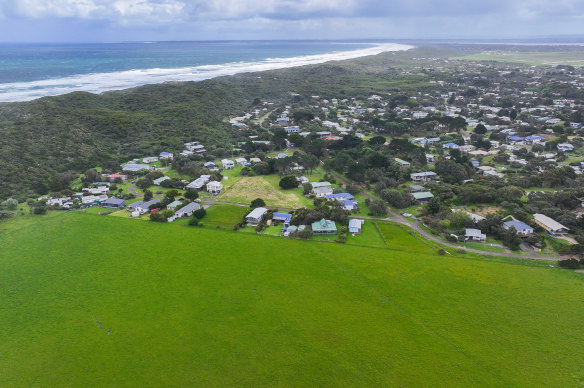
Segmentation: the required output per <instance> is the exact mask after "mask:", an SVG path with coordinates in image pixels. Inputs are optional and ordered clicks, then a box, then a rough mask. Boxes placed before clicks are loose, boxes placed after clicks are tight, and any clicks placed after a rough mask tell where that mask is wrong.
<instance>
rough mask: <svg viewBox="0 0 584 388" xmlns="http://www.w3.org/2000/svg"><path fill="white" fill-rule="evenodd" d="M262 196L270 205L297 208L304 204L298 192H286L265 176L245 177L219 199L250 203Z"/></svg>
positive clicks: (226, 190)
mask: <svg viewBox="0 0 584 388" xmlns="http://www.w3.org/2000/svg"><path fill="white" fill-rule="evenodd" d="M256 198H262V199H263V200H264V201H266V205H268V206H279V207H283V208H290V209H296V208H299V207H302V206H303V203H302V202H301V200H300V199H299V197H298V195H297V193H296V192H285V191H281V190H279V189H277V188H276V187H274V186H273V185H272V184H271V183H270V182H269V181H268V180H266V179H265V178H264V177H244V178H241V179H240V180H238V181H237V182H236V183H234V184H233V185H232V186H230V187H228V188H226V189H225V190H224V191H223V192H222V193H221V195H220V196H219V197H218V200H219V201H225V202H234V203H250V202H251V201H253V200H254V199H256Z"/></svg>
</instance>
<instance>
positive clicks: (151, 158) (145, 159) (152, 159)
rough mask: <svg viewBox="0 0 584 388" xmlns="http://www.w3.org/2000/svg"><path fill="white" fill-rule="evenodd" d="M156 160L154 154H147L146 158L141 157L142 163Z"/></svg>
mask: <svg viewBox="0 0 584 388" xmlns="http://www.w3.org/2000/svg"><path fill="white" fill-rule="evenodd" d="M154 162H158V158H157V157H156V156H149V157H147V158H144V159H142V163H146V164H150V163H154Z"/></svg>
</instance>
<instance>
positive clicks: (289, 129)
mask: <svg viewBox="0 0 584 388" xmlns="http://www.w3.org/2000/svg"><path fill="white" fill-rule="evenodd" d="M284 131H286V133H298V132H300V127H299V126H297V125H295V126H292V127H284Z"/></svg>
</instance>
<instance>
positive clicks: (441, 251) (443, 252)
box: [438, 249, 446, 255]
mask: <svg viewBox="0 0 584 388" xmlns="http://www.w3.org/2000/svg"><path fill="white" fill-rule="evenodd" d="M438 254H439V255H444V254H446V251H445V250H444V249H438Z"/></svg>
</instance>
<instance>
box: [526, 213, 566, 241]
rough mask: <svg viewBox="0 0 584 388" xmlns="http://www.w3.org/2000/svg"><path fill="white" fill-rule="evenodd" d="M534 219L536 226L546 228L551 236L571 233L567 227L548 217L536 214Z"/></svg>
mask: <svg viewBox="0 0 584 388" xmlns="http://www.w3.org/2000/svg"><path fill="white" fill-rule="evenodd" d="M533 219H534V220H535V223H536V224H538V225H539V226H541V227H542V228H544V229H545V230H546V232H548V233H549V234H550V235H551V236H555V235H556V234H566V233H568V231H569V229H568V228H567V227H565V226H564V225H562V224H560V223H559V222H557V221H556V220H554V219H552V218H550V217H548V216H546V215H543V214H534V215H533Z"/></svg>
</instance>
